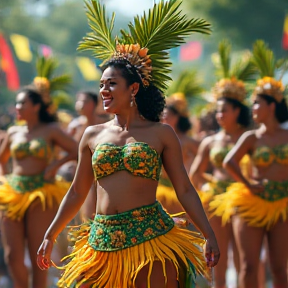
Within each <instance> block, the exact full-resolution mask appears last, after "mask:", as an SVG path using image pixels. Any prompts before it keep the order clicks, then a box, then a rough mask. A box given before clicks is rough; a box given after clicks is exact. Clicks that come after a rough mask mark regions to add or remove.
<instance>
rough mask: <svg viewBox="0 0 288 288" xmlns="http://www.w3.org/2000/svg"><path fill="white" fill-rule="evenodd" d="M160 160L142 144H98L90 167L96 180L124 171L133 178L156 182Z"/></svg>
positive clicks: (148, 147)
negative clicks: (133, 176)
mask: <svg viewBox="0 0 288 288" xmlns="http://www.w3.org/2000/svg"><path fill="white" fill-rule="evenodd" d="M161 166H162V159H161V156H160V155H159V154H158V152H157V151H156V150H155V149H153V148H152V147H150V146H149V145H148V144H147V143H144V142H132V143H128V144H125V145H123V146H118V145H116V144H111V143H104V144H98V145H97V146H96V148H95V151H94V153H93V155H92V167H93V170H94V176H95V178H96V179H100V178H102V177H105V176H108V175H110V174H113V173H114V172H117V171H121V170H125V171H128V172H129V173H131V174H132V175H135V176H140V177H144V178H150V179H153V180H156V181H158V180H159V177H160V172H161Z"/></svg>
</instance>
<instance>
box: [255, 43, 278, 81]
mask: <svg viewBox="0 0 288 288" xmlns="http://www.w3.org/2000/svg"><path fill="white" fill-rule="evenodd" d="M252 62H253V63H254V64H255V66H256V67H257V69H258V71H259V73H260V77H265V76H269V77H274V76H275V75H274V74H275V70H276V60H275V57H274V53H273V51H272V50H270V49H269V48H268V45H267V44H266V43H265V42H264V41H263V40H257V41H256V42H255V43H254V45H253V57H252Z"/></svg>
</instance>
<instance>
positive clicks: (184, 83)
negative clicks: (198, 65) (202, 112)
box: [167, 70, 204, 98]
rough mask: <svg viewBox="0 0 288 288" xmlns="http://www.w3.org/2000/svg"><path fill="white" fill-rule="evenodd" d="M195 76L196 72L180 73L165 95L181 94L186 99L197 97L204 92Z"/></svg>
mask: <svg viewBox="0 0 288 288" xmlns="http://www.w3.org/2000/svg"><path fill="white" fill-rule="evenodd" d="M197 75H198V72H197V71H195V70H192V71H187V70H185V71H182V72H181V73H180V75H179V77H178V78H177V79H175V80H174V81H173V82H172V83H171V85H170V86H169V88H168V90H167V95H171V94H173V93H177V92H181V93H183V94H185V96H186V97H187V98H192V97H197V96H199V95H200V94H201V93H202V92H203V91H204V88H203V87H201V83H200V81H199V78H198V76H197Z"/></svg>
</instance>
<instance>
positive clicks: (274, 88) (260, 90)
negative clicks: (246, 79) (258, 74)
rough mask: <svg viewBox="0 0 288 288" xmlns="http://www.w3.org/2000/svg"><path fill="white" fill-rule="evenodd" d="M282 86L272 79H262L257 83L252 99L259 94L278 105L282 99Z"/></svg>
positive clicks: (279, 82)
mask: <svg viewBox="0 0 288 288" xmlns="http://www.w3.org/2000/svg"><path fill="white" fill-rule="evenodd" d="M284 90H285V88H284V86H283V84H282V82H281V81H277V80H276V79H274V78H272V77H263V78H261V79H259V80H258V81H257V86H256V87H255V89H254V92H253V94H252V98H253V99H255V98H256V96H257V95H259V94H266V95H268V96H271V97H273V98H274V99H275V100H276V101H277V102H278V103H280V102H281V101H282V100H283V98H284Z"/></svg>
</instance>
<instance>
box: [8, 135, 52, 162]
mask: <svg viewBox="0 0 288 288" xmlns="http://www.w3.org/2000/svg"><path fill="white" fill-rule="evenodd" d="M10 149H11V155H12V157H15V158H16V159H22V158H24V157H28V156H33V157H36V158H39V159H49V158H50V157H51V153H52V150H51V148H50V146H49V145H48V143H47V142H46V141H45V139H43V138H36V139H33V140H31V141H29V142H19V143H13V144H12V145H11V147H10Z"/></svg>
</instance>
